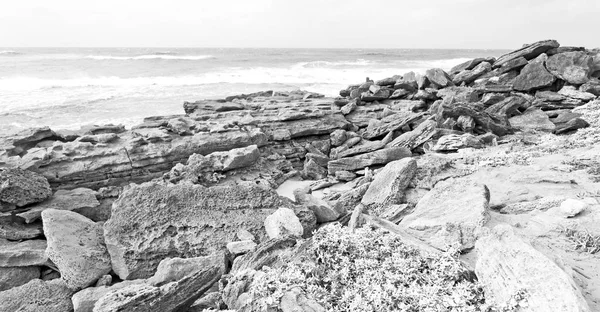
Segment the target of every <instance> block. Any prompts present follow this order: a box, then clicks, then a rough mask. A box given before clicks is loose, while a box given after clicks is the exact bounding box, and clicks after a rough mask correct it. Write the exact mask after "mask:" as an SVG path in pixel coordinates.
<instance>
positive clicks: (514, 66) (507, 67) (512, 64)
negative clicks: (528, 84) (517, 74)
mask: <svg viewBox="0 0 600 312" xmlns="http://www.w3.org/2000/svg"><path fill="white" fill-rule="evenodd" d="M525 65H527V59H526V58H524V57H522V56H521V57H517V58H515V59H512V60H510V61H508V62H506V63H504V64H502V66H500V68H498V72H497V73H498V74H500V75H501V74H504V73H508V72H510V71H513V70H518V69H520V68H521V67H523V66H525Z"/></svg>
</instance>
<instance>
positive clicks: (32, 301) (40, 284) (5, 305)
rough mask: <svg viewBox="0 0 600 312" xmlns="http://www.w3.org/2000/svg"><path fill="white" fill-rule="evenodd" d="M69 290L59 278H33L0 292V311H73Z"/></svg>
mask: <svg viewBox="0 0 600 312" xmlns="http://www.w3.org/2000/svg"><path fill="white" fill-rule="evenodd" d="M72 294H73V291H71V290H70V289H69V288H68V287H67V285H65V282H64V281H62V280H60V279H55V280H52V281H48V282H44V281H42V280H40V279H34V280H32V281H30V282H29V283H27V284H25V285H21V286H19V287H15V288H11V289H9V290H6V291H2V292H0V311H19V312H40V311H44V312H65V311H73V304H72V303H71V295H72Z"/></svg>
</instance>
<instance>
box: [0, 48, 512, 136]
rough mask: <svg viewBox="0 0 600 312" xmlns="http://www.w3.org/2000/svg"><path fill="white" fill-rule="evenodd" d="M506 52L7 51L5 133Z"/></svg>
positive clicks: (125, 117)
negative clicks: (185, 102)
mask: <svg viewBox="0 0 600 312" xmlns="http://www.w3.org/2000/svg"><path fill="white" fill-rule="evenodd" d="M505 52H506V51H502V50H419V49H381V50H379V49H217V48H185V49H183V48H0V134H7V133H12V132H14V131H19V130H22V129H24V128H28V127H39V126H50V127H51V128H53V129H57V130H58V129H71V130H76V129H78V128H79V127H81V126H83V125H89V124H106V123H113V124H124V125H126V126H128V127H129V126H132V125H135V124H137V123H140V122H141V121H142V120H143V118H145V117H149V116H157V115H173V114H183V107H182V104H183V102H184V101H195V100H200V99H214V98H223V97H225V96H229V95H234V94H240V93H249V92H256V91H264V90H281V91H285V90H296V89H303V90H308V91H311V92H318V93H322V94H325V95H327V96H335V95H336V94H337V93H338V92H339V90H340V89H343V88H345V87H346V86H347V85H349V84H355V83H360V82H363V81H364V80H365V78H366V77H369V78H371V79H375V80H377V79H382V78H386V77H391V76H393V75H397V74H404V73H406V72H409V71H414V72H418V73H424V72H425V70H427V69H429V68H434V67H439V68H442V69H445V70H448V69H450V68H451V67H453V66H455V65H457V64H459V63H461V62H464V61H467V60H469V59H472V58H475V57H484V56H499V55H501V54H503V53H505Z"/></svg>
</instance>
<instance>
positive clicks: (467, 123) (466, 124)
mask: <svg viewBox="0 0 600 312" xmlns="http://www.w3.org/2000/svg"><path fill="white" fill-rule="evenodd" d="M456 124H457V126H458V127H459V128H461V129H462V131H464V132H466V133H470V132H473V130H475V125H476V124H475V119H474V118H473V117H471V116H465V115H461V116H460V117H458V119H456Z"/></svg>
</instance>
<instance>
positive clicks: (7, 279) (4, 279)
mask: <svg viewBox="0 0 600 312" xmlns="http://www.w3.org/2000/svg"><path fill="white" fill-rule="evenodd" d="M40 274H41V272H40V267H38V266H29V267H12V268H1V267H0V292H2V291H5V290H8V289H11V288H14V287H18V286H21V285H25V284H27V283H28V282H29V281H31V280H33V279H36V278H40Z"/></svg>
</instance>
